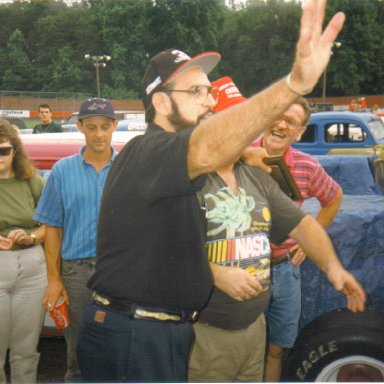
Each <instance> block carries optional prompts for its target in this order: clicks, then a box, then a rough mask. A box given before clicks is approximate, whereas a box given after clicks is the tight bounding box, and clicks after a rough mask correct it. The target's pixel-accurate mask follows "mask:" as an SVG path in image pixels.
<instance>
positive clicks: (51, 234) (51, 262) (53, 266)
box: [44, 226, 62, 280]
mask: <svg viewBox="0 0 384 384" xmlns="http://www.w3.org/2000/svg"><path fill="white" fill-rule="evenodd" d="M61 241H62V229H61V228H57V227H50V226H47V227H46V235H45V244H44V252H45V261H46V264H47V276H48V280H60V279H61V276H60V275H61Z"/></svg>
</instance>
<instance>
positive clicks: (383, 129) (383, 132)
mask: <svg viewBox="0 0 384 384" xmlns="http://www.w3.org/2000/svg"><path fill="white" fill-rule="evenodd" d="M368 126H369V128H370V130H371V132H372V134H373V136H374V137H375V139H376V140H384V124H383V122H382V121H381V120H380V119H372V120H370V121H368Z"/></svg>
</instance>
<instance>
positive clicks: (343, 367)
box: [315, 355, 384, 382]
mask: <svg viewBox="0 0 384 384" xmlns="http://www.w3.org/2000/svg"><path fill="white" fill-rule="evenodd" d="M315 381H317V382H320V381H322V382H384V362H383V361H380V360H376V359H373V358H371V357H367V356H359V355H356V356H348V357H346V358H343V359H338V360H335V361H333V362H332V363H331V364H329V365H327V366H326V367H325V368H323V369H322V371H321V372H320V373H319V375H318V376H317V378H316V380H315Z"/></svg>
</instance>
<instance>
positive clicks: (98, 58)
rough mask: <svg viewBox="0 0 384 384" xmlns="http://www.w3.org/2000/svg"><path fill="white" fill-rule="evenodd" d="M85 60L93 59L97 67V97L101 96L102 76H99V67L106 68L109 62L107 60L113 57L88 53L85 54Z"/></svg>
mask: <svg viewBox="0 0 384 384" xmlns="http://www.w3.org/2000/svg"><path fill="white" fill-rule="evenodd" d="M84 59H85V60H92V62H93V65H94V66H95V68H96V87H97V97H100V76H99V68H100V67H101V68H105V67H106V66H107V63H105V61H110V60H111V59H112V57H111V56H108V55H91V54H89V53H86V54H85V55H84Z"/></svg>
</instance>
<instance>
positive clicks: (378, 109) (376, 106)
mask: <svg viewBox="0 0 384 384" xmlns="http://www.w3.org/2000/svg"><path fill="white" fill-rule="evenodd" d="M372 113H381V109H380V107H379V104H374V105H373V107H372Z"/></svg>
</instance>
